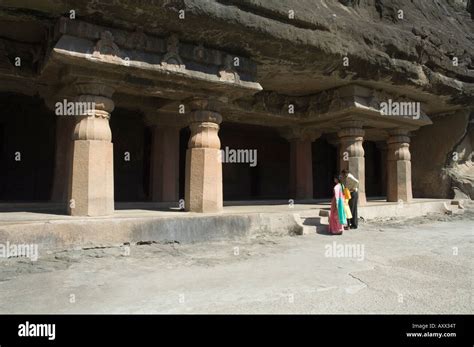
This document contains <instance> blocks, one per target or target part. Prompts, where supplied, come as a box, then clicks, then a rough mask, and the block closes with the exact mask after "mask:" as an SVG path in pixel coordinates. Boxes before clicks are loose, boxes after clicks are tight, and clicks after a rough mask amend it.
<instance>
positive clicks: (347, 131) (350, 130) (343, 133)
mask: <svg viewBox="0 0 474 347" xmlns="http://www.w3.org/2000/svg"><path fill="white" fill-rule="evenodd" d="M363 125H364V124H363V123H362V122H360V121H346V122H342V123H341V124H340V126H341V130H339V131H338V133H337V136H339V137H355V138H358V137H361V138H362V137H364V135H365V131H364V129H363V128H362V127H363ZM361 140H362V139H361Z"/></svg>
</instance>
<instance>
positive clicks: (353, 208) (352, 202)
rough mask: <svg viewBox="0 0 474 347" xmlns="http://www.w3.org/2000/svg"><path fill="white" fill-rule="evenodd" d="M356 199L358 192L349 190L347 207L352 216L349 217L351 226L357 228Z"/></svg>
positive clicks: (357, 198)
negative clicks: (349, 195) (349, 196)
mask: <svg viewBox="0 0 474 347" xmlns="http://www.w3.org/2000/svg"><path fill="white" fill-rule="evenodd" d="M357 200H359V193H358V192H351V199H350V200H349V208H350V209H351V213H352V218H351V227H353V228H357V226H358V224H359V223H358V220H359V218H358V216H357Z"/></svg>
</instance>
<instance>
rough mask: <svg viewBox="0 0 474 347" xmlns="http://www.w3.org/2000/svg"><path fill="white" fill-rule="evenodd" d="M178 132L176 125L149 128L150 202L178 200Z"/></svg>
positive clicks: (178, 128)
mask: <svg viewBox="0 0 474 347" xmlns="http://www.w3.org/2000/svg"><path fill="white" fill-rule="evenodd" d="M179 131H180V127H178V126H176V125H174V126H172V125H165V124H156V125H152V126H151V133H152V142H151V160H150V197H151V201H156V202H177V201H178V200H179Z"/></svg>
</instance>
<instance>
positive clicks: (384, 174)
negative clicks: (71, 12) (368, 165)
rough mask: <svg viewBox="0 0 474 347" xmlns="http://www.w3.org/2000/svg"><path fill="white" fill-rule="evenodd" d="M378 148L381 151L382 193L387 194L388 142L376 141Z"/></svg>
mask: <svg viewBox="0 0 474 347" xmlns="http://www.w3.org/2000/svg"><path fill="white" fill-rule="evenodd" d="M376 146H377V148H378V149H379V151H380V162H381V163H380V165H381V166H380V176H381V188H382V189H381V193H382V195H384V196H386V195H387V150H388V147H387V142H386V141H380V142H377V143H376Z"/></svg>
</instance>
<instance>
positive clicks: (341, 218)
mask: <svg viewBox="0 0 474 347" xmlns="http://www.w3.org/2000/svg"><path fill="white" fill-rule="evenodd" d="M334 183H335V184H336V185H335V186H334V196H333V198H332V201H331V213H330V215H329V232H330V233H331V234H335V235H341V234H342V232H343V231H344V225H346V223H347V218H346V214H345V212H344V194H343V191H342V185H341V180H340V179H339V177H338V176H334Z"/></svg>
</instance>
